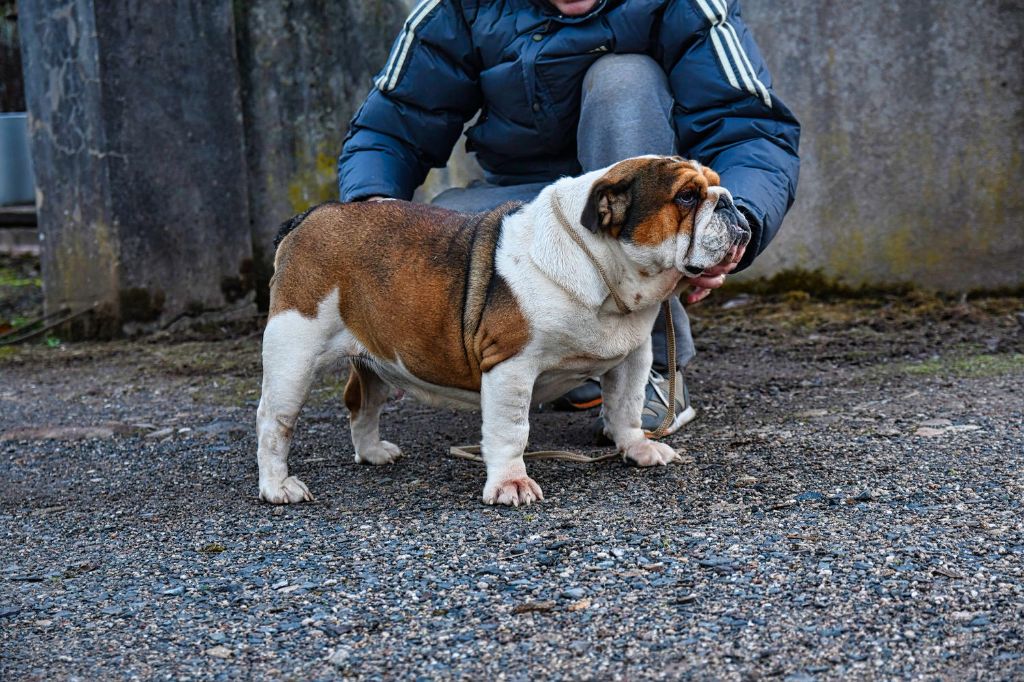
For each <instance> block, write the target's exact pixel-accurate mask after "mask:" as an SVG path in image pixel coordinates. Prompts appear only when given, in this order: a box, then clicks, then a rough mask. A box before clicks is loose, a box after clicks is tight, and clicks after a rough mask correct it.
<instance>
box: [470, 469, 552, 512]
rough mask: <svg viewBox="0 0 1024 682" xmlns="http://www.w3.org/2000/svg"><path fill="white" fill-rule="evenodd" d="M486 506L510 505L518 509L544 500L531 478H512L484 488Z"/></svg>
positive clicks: (489, 483)
mask: <svg viewBox="0 0 1024 682" xmlns="http://www.w3.org/2000/svg"><path fill="white" fill-rule="evenodd" d="M483 499H484V504H510V505H512V506H513V507H518V506H519V505H521V504H523V505H526V504H533V503H534V502H538V501H540V500H543V499H544V493H543V492H541V489H540V486H539V485H537V482H536V481H534V480H533V479H532V478H530V477H529V476H522V477H520V478H511V479H506V480H504V481H501V482H498V483H491V482H489V481H488V483H487V484H486V485H485V486H484V498H483Z"/></svg>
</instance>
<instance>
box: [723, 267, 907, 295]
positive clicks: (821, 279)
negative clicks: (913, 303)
mask: <svg viewBox="0 0 1024 682" xmlns="http://www.w3.org/2000/svg"><path fill="white" fill-rule="evenodd" d="M724 290H725V291H729V292H734V293H750V294H757V295H760V296H773V295H779V294H788V293H791V292H806V293H807V294H809V295H810V296H813V297H814V298H822V299H830V298H872V297H877V296H884V295H892V294H897V295H901V294H908V293H910V292H911V291H914V287H912V286H910V285H909V284H888V285H886V284H882V285H871V286H868V285H861V286H856V287H854V286H850V285H849V284H846V283H844V282H843V281H842V280H840V279H838V278H834V277H829V276H827V275H826V274H825V273H824V272H823V271H822V270H821V269H820V268H819V269H815V270H804V269H802V268H791V269H788V270H782V271H780V272H777V273H775V274H774V275H772V276H771V277H762V278H759V279H750V280H740V281H730V282H729V283H728V284H726V285H725V287H724Z"/></svg>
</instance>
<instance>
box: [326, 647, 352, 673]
mask: <svg viewBox="0 0 1024 682" xmlns="http://www.w3.org/2000/svg"><path fill="white" fill-rule="evenodd" d="M351 656H352V652H351V651H349V650H348V649H346V648H345V647H338V648H337V649H335V650H334V651H332V652H331V653H330V654H328V655H327V662H328V663H329V664H330V665H333V666H335V667H339V668H341V667H344V666H345V665H346V664H348V659H349V658H350V657H351Z"/></svg>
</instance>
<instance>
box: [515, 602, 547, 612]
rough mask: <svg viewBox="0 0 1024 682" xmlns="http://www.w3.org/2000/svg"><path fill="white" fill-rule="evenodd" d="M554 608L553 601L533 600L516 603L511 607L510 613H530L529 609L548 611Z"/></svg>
mask: <svg viewBox="0 0 1024 682" xmlns="http://www.w3.org/2000/svg"><path fill="white" fill-rule="evenodd" d="M553 608H555V602H553V601H533V602H527V603H525V604H516V605H515V606H513V607H512V613H530V612H531V611H550V610H551V609H553Z"/></svg>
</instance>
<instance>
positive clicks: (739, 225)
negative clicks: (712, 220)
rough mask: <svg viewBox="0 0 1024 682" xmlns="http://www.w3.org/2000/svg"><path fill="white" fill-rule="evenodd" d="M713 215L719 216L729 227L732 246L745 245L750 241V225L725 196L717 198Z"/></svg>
mask: <svg viewBox="0 0 1024 682" xmlns="http://www.w3.org/2000/svg"><path fill="white" fill-rule="evenodd" d="M715 213H718V214H720V215H721V216H722V217H723V218H724V219H725V223H726V225H728V226H729V239H731V240H732V242H733V244H746V243H747V242H748V241H749V240H750V223H748V222H747V218H746V216H744V215H743V213H742V212H741V211H740V210H739V209H737V208H736V204H734V203H733V202H732V199H730V198H729V197H727V196H723V197H719V199H718V204H717V205H716V206H715Z"/></svg>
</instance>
